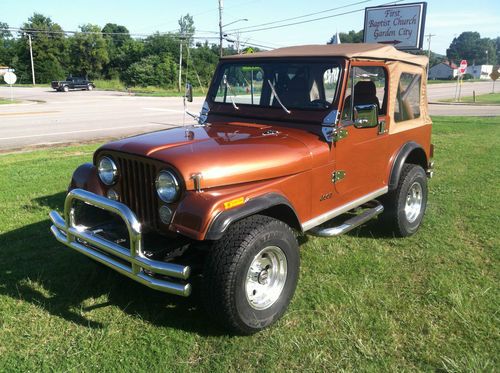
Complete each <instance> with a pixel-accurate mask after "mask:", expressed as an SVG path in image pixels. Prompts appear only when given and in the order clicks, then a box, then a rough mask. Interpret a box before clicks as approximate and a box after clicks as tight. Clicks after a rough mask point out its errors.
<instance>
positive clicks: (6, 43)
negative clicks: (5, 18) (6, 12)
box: [0, 22, 13, 65]
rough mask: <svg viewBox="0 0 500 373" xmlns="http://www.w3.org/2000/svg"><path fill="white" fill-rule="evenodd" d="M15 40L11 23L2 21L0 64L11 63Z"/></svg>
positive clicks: (0, 26)
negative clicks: (10, 28)
mask: <svg viewBox="0 0 500 373" xmlns="http://www.w3.org/2000/svg"><path fill="white" fill-rule="evenodd" d="M12 44H13V40H12V34H11V32H10V31H9V25H8V24H6V23H4V22H0V65H9V64H10V62H11V59H12V57H13V53H12V52H13V50H12V49H13V46H12Z"/></svg>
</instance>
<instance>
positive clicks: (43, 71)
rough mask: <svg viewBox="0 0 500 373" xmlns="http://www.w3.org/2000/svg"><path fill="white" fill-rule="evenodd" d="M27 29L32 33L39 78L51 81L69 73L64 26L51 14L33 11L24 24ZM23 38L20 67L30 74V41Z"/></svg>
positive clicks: (25, 29)
mask: <svg viewBox="0 0 500 373" xmlns="http://www.w3.org/2000/svg"><path fill="white" fill-rule="evenodd" d="M22 28H23V30H24V31H25V33H29V34H31V38H32V47H33V60H34V65H35V75H36V81H37V82H39V83H48V82H50V81H51V80H54V79H62V78H64V76H65V75H66V66H67V62H68V59H67V39H66V35H65V34H64V32H63V30H62V28H61V26H59V25H58V24H57V23H54V22H52V20H51V19H50V18H49V17H45V16H44V15H42V14H39V13H34V14H33V16H32V17H30V18H28V22H26V23H24V24H23V27H22ZM26 39H27V38H24V39H23V41H20V48H19V49H18V51H17V52H18V59H19V67H17V66H14V67H15V68H16V69H17V70H21V68H22V69H23V71H22V72H21V74H22V75H25V76H26V77H27V76H31V68H30V65H31V62H30V52H29V46H28V42H27V40H26Z"/></svg>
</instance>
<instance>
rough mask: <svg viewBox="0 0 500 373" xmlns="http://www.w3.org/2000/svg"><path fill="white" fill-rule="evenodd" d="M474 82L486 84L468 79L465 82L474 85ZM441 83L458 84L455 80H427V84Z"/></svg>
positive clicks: (480, 80)
mask: <svg viewBox="0 0 500 373" xmlns="http://www.w3.org/2000/svg"><path fill="white" fill-rule="evenodd" d="M473 82H484V80H482V79H467V80H464V83H473ZM441 83H455V84H457V81H456V80H453V79H435V80H433V79H429V80H427V84H441Z"/></svg>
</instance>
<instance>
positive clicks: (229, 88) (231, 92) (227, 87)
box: [224, 75, 240, 110]
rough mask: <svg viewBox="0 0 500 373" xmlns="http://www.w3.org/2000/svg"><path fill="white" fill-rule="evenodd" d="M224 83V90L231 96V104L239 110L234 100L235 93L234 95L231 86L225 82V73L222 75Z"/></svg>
mask: <svg viewBox="0 0 500 373" xmlns="http://www.w3.org/2000/svg"><path fill="white" fill-rule="evenodd" d="M224 85H225V86H226V90H229V97H230V98H231V103H232V104H233V107H234V108H235V109H236V110H240V108H239V107H238V106H237V105H236V102H234V98H235V95H234V92H233V89H232V88H231V86H230V85H229V83H228V82H227V76H226V75H224Z"/></svg>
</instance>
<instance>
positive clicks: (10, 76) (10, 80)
mask: <svg viewBox="0 0 500 373" xmlns="http://www.w3.org/2000/svg"><path fill="white" fill-rule="evenodd" d="M3 80H5V83H7V84H14V83H15V82H16V80H17V76H16V74H14V73H13V72H12V71H7V72H6V73H5V75H4V76H3Z"/></svg>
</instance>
